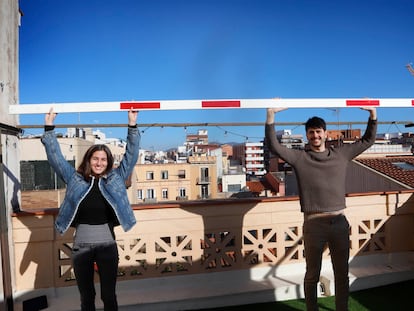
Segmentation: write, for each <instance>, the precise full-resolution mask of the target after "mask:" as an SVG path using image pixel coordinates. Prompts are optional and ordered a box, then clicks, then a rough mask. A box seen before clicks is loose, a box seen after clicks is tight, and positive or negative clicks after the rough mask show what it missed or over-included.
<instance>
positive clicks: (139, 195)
mask: <svg viewBox="0 0 414 311" xmlns="http://www.w3.org/2000/svg"><path fill="white" fill-rule="evenodd" d="M137 198H138V200H142V189H138V190H137Z"/></svg>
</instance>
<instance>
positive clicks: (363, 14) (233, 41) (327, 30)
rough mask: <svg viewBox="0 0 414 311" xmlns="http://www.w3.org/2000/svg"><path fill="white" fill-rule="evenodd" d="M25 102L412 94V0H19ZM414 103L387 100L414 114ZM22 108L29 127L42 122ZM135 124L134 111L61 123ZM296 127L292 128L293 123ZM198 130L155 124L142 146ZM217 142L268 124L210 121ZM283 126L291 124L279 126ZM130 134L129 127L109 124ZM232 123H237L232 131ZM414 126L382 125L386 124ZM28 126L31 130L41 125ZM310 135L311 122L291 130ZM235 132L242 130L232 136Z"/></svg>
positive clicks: (400, 116) (234, 114)
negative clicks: (217, 125) (409, 105)
mask: <svg viewBox="0 0 414 311" xmlns="http://www.w3.org/2000/svg"><path fill="white" fill-rule="evenodd" d="M20 8H21V10H22V11H23V14H24V16H23V17H22V22H21V27H20V46H19V49H20V51H19V53H20V73H19V75H20V103H21V104H30V103H34V104H37V103H54V102H56V103H64V102H95V101H124V100H180V99H244V98H273V97H282V98H360V97H371V98H414V76H412V75H410V73H409V72H408V70H407V69H406V68H405V65H406V64H407V63H411V62H414V40H413V37H414V18H413V16H414V1H412V0H366V1H354V0H347V1H329V0H326V1H325V0H324V1H319V0H313V1H308V0H283V1H282V0H280V1H279V0H274V1H263V0H210V1H208V0H188V1H187V0H147V1H140V0H129V1H128V0H87V1H84V0H71V1H66V0H20ZM411 109H412V108H380V109H378V117H379V120H380V121H411V120H413V119H414V118H413V117H412V115H413V113H412V111H411ZM313 115H318V116H321V117H323V118H325V119H326V121H328V122H336V121H338V119H339V121H366V120H367V118H368V114H367V112H365V111H362V110H360V109H358V108H341V109H340V110H339V113H336V112H335V111H332V110H329V109H321V108H313V109H311V108H310V109H298V108H296V109H289V110H287V111H284V112H282V113H280V115H278V116H277V120H280V121H281V122H305V121H306V120H307V118H308V117H310V116H313ZM43 118H44V117H43V115H22V116H21V117H20V123H21V124H43ZM264 118H265V110H264V109H236V110H235V109H232V110H209V111H201V110H188V111H182V110H179V111H143V112H141V113H140V115H139V123H182V122H263V121H264ZM78 122H80V123H94V124H96V127H97V128H99V124H107V123H125V122H126V113H125V112H123V113H82V114H80V115H79V114H60V115H59V116H58V119H57V123H64V124H67V123H74V124H76V123H78ZM284 128H287V127H284ZM198 129H199V128H192V127H190V128H187V130H186V131H185V130H184V128H169V127H166V128H145V129H143V130H144V133H143V136H142V147H143V148H154V149H165V148H169V147H175V146H177V145H181V144H182V143H183V141H184V140H185V134H186V132H187V133H195V132H197V130H198ZM207 129H208V130H209V137H210V141H221V142H227V141H245V140H246V137H247V139H248V140H250V141H257V140H260V139H262V137H263V132H264V129H263V127H227V128H226V127H224V128H223V127H221V128H212V127H210V128H207ZM278 129H282V128H280V127H279V128H278ZM101 130H103V131H104V132H106V133H107V135H108V136H111V137H120V138H123V137H124V136H125V134H126V131H125V129H120V128H112V129H105V128H101ZM225 130H227V131H228V133H227V134H225ZM399 130H400V131H408V130H407V129H406V128H404V127H403V126H395V125H394V126H389V125H386V126H382V127H380V131H382V132H384V131H391V132H396V131H399ZM36 131H37V130H35V129H33V130H26V131H25V132H26V133H37V132H36ZM293 132H294V133H297V134H302V133H303V129H302V127H296V128H294V129H293ZM232 133H234V134H232Z"/></svg>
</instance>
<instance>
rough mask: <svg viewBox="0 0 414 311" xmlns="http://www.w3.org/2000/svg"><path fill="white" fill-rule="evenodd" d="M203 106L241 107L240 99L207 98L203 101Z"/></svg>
mask: <svg viewBox="0 0 414 311" xmlns="http://www.w3.org/2000/svg"><path fill="white" fill-rule="evenodd" d="M201 107H202V108H226V107H227V108H240V101H239V100H206V101H202V102H201Z"/></svg>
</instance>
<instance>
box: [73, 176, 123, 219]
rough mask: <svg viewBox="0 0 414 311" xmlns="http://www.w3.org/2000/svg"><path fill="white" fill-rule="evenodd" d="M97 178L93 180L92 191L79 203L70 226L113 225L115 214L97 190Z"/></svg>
mask: <svg viewBox="0 0 414 311" xmlns="http://www.w3.org/2000/svg"><path fill="white" fill-rule="evenodd" d="M98 183H99V178H96V179H94V183H93V186H92V189H91V190H90V191H89V192H88V194H87V195H86V197H85V198H84V199H83V200H82V201H81V203H80V204H79V207H78V211H77V213H76V216H75V219H74V221H73V223H72V225H77V224H89V225H101V224H105V223H112V224H113V223H115V219H116V217H115V213H114V211H113V209H112V207H111V205H110V204H109V203H108V202H107V201H106V200H105V198H104V196H103V195H102V193H101V191H100V190H99V186H98Z"/></svg>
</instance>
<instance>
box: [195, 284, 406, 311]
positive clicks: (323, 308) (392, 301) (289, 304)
mask: <svg viewBox="0 0 414 311" xmlns="http://www.w3.org/2000/svg"><path fill="white" fill-rule="evenodd" d="M413 294H414V280H411V281H406V282H400V283H395V284H390V285H386V286H380V287H375V288H370V289H365V290H361V291H356V292H351V293H350V297H349V311H366V310H368V311H389V310H392V311H400V310H401V311H406V310H413V309H414V307H413V300H412V297H411V295H413ZM318 304H319V310H320V311H335V297H333V296H332V297H324V298H319V299H318ZM205 310H206V311H207V310H208V311H213V310H217V311H218V310H220V311H250V310H252V311H253V310H254V311H257V310H260V311H268V310H269V311H270V310H272V311H275V310H278V311H299V310H306V306H305V301H304V300H303V299H297V300H287V301H278V302H268V303H256V304H251V305H242V306H232V307H221V308H213V309H205ZM200 311H201V310H200Z"/></svg>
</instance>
